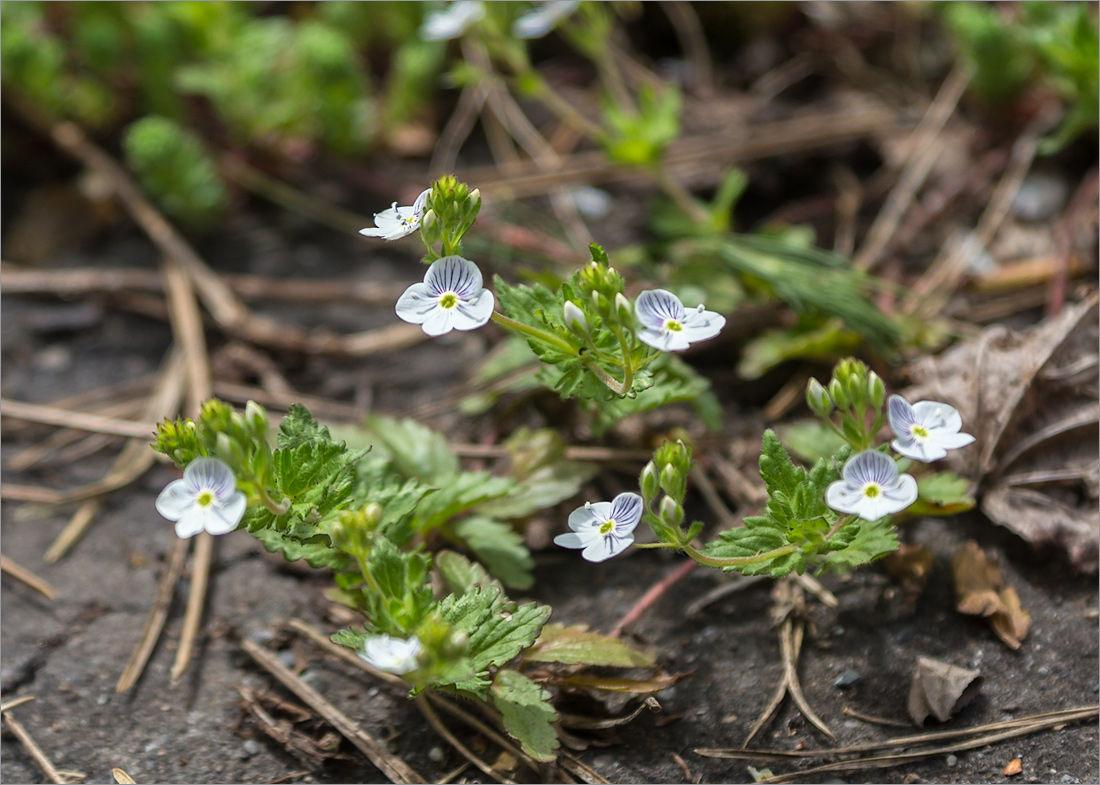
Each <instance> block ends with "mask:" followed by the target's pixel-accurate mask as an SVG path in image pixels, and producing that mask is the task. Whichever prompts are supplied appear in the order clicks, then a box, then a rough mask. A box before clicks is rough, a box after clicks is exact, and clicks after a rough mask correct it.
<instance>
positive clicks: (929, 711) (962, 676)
mask: <svg viewBox="0 0 1100 785" xmlns="http://www.w3.org/2000/svg"><path fill="white" fill-rule="evenodd" d="M981 682H982V677H981V674H980V673H978V672H977V671H971V670H967V669H966V668H959V667H957V666H955V665H950V664H948V663H946V662H940V661H939V660H933V659H931V658H929V657H921V658H920V659H919V660H918V662H917V672H916V673H914V674H913V683H912V686H911V687H910V688H909V706H908V709H909V717H910V718H911V719H912V720H913V723H914V724H915V725H916V726H917V727H918V728H923V727H924V721H925V720H926V719H927V718H928V717H929V715H931V716H934V717H935V718H936V719H937V720H939V721H940V722H946V721H947V720H949V719H951V717H953V716H954V715H955V714H957V713H958V712H959V711H960V710H961V709H962V708H963V707H964V706H966V704H968V703H970V701H971V700H973V699H974V697H975V696H976V695H977V694H978V691H979V690H980V688H981Z"/></svg>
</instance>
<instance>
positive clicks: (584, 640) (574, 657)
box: [523, 624, 657, 668]
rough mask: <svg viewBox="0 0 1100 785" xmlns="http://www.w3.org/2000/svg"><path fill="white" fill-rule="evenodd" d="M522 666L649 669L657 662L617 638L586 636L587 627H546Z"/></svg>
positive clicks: (551, 625) (527, 651) (527, 653)
mask: <svg viewBox="0 0 1100 785" xmlns="http://www.w3.org/2000/svg"><path fill="white" fill-rule="evenodd" d="M523 660H524V662H556V663H560V664H562V665H598V666H606V667H612V668H651V667H653V665H654V664H655V663H656V661H657V658H656V657H655V656H654V655H652V654H647V653H645V652H641V651H637V650H636V649H632V648H630V647H629V646H627V645H626V644H625V643H624V642H623V641H622V640H621V639H619V638H611V637H609V636H607V635H600V634H599V633H596V632H588V628H587V627H586V626H580V625H578V626H573V627H566V626H565V625H564V624H547V625H546V626H545V627H543V628H542V634H541V635H540V636H539V639H538V640H537V641H535V644H534V645H533V646H531V648H529V649H527V650H526V651H525V652H524V653H523Z"/></svg>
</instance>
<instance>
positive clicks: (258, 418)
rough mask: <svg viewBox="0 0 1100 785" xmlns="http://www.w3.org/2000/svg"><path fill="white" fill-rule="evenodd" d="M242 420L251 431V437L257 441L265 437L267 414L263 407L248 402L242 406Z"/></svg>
mask: <svg viewBox="0 0 1100 785" xmlns="http://www.w3.org/2000/svg"><path fill="white" fill-rule="evenodd" d="M244 419H245V422H246V423H248V427H249V428H251V430H252V435H253V436H255V437H256V438H257V439H263V438H265V437H266V436H267V412H265V411H264V407H262V406H260V404H258V403H256V402H255V401H249V402H248V403H246V404H245V405H244Z"/></svg>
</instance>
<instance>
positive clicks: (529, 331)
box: [492, 311, 580, 356]
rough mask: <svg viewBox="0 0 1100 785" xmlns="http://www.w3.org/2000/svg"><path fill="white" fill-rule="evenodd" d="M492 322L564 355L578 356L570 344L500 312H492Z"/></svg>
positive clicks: (575, 349)
mask: <svg viewBox="0 0 1100 785" xmlns="http://www.w3.org/2000/svg"><path fill="white" fill-rule="evenodd" d="M492 320H493V321H494V322H496V323H497V324H499V325H500V326H501V327H504V328H506V329H508V330H514V331H515V332H517V333H521V334H523V335H526V336H527V337H528V338H534V339H535V340H536V341H542V343H544V344H546V345H548V346H553V347H554V348H555V349H560V350H561V351H563V352H565V353H566V354H569V355H572V356H578V355H579V354H580V353H579V352H578V351H577V347H576V346H574V345H573V344H571V343H568V342H566V341H563V340H562V339H561V338H559V337H558V336H556V335H554V334H553V333H549V332H546V331H545V330H540V329H538V328H537V327H532V326H530V325H528V324H524V323H523V322H517V321H516V320H515V319H512V318H511V317H509V316H505V315H504V314H502V313H501V312H500V311H493V315H492Z"/></svg>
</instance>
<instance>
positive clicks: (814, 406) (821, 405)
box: [806, 379, 833, 417]
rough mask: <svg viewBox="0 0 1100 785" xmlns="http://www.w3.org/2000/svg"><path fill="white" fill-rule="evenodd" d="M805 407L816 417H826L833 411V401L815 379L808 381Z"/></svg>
mask: <svg viewBox="0 0 1100 785" xmlns="http://www.w3.org/2000/svg"><path fill="white" fill-rule="evenodd" d="M806 405H807V406H808V407H810V411H811V412H813V413H814V414H816V415H817V416H818V417H828V416H829V413H830V412H831V411H832V410H833V400H832V398H830V397H829V393H828V392H827V391H826V390H825V388H824V387H822V386H821V382H819V381H818V380H817V379H810V382H809V384H807V385H806Z"/></svg>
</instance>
